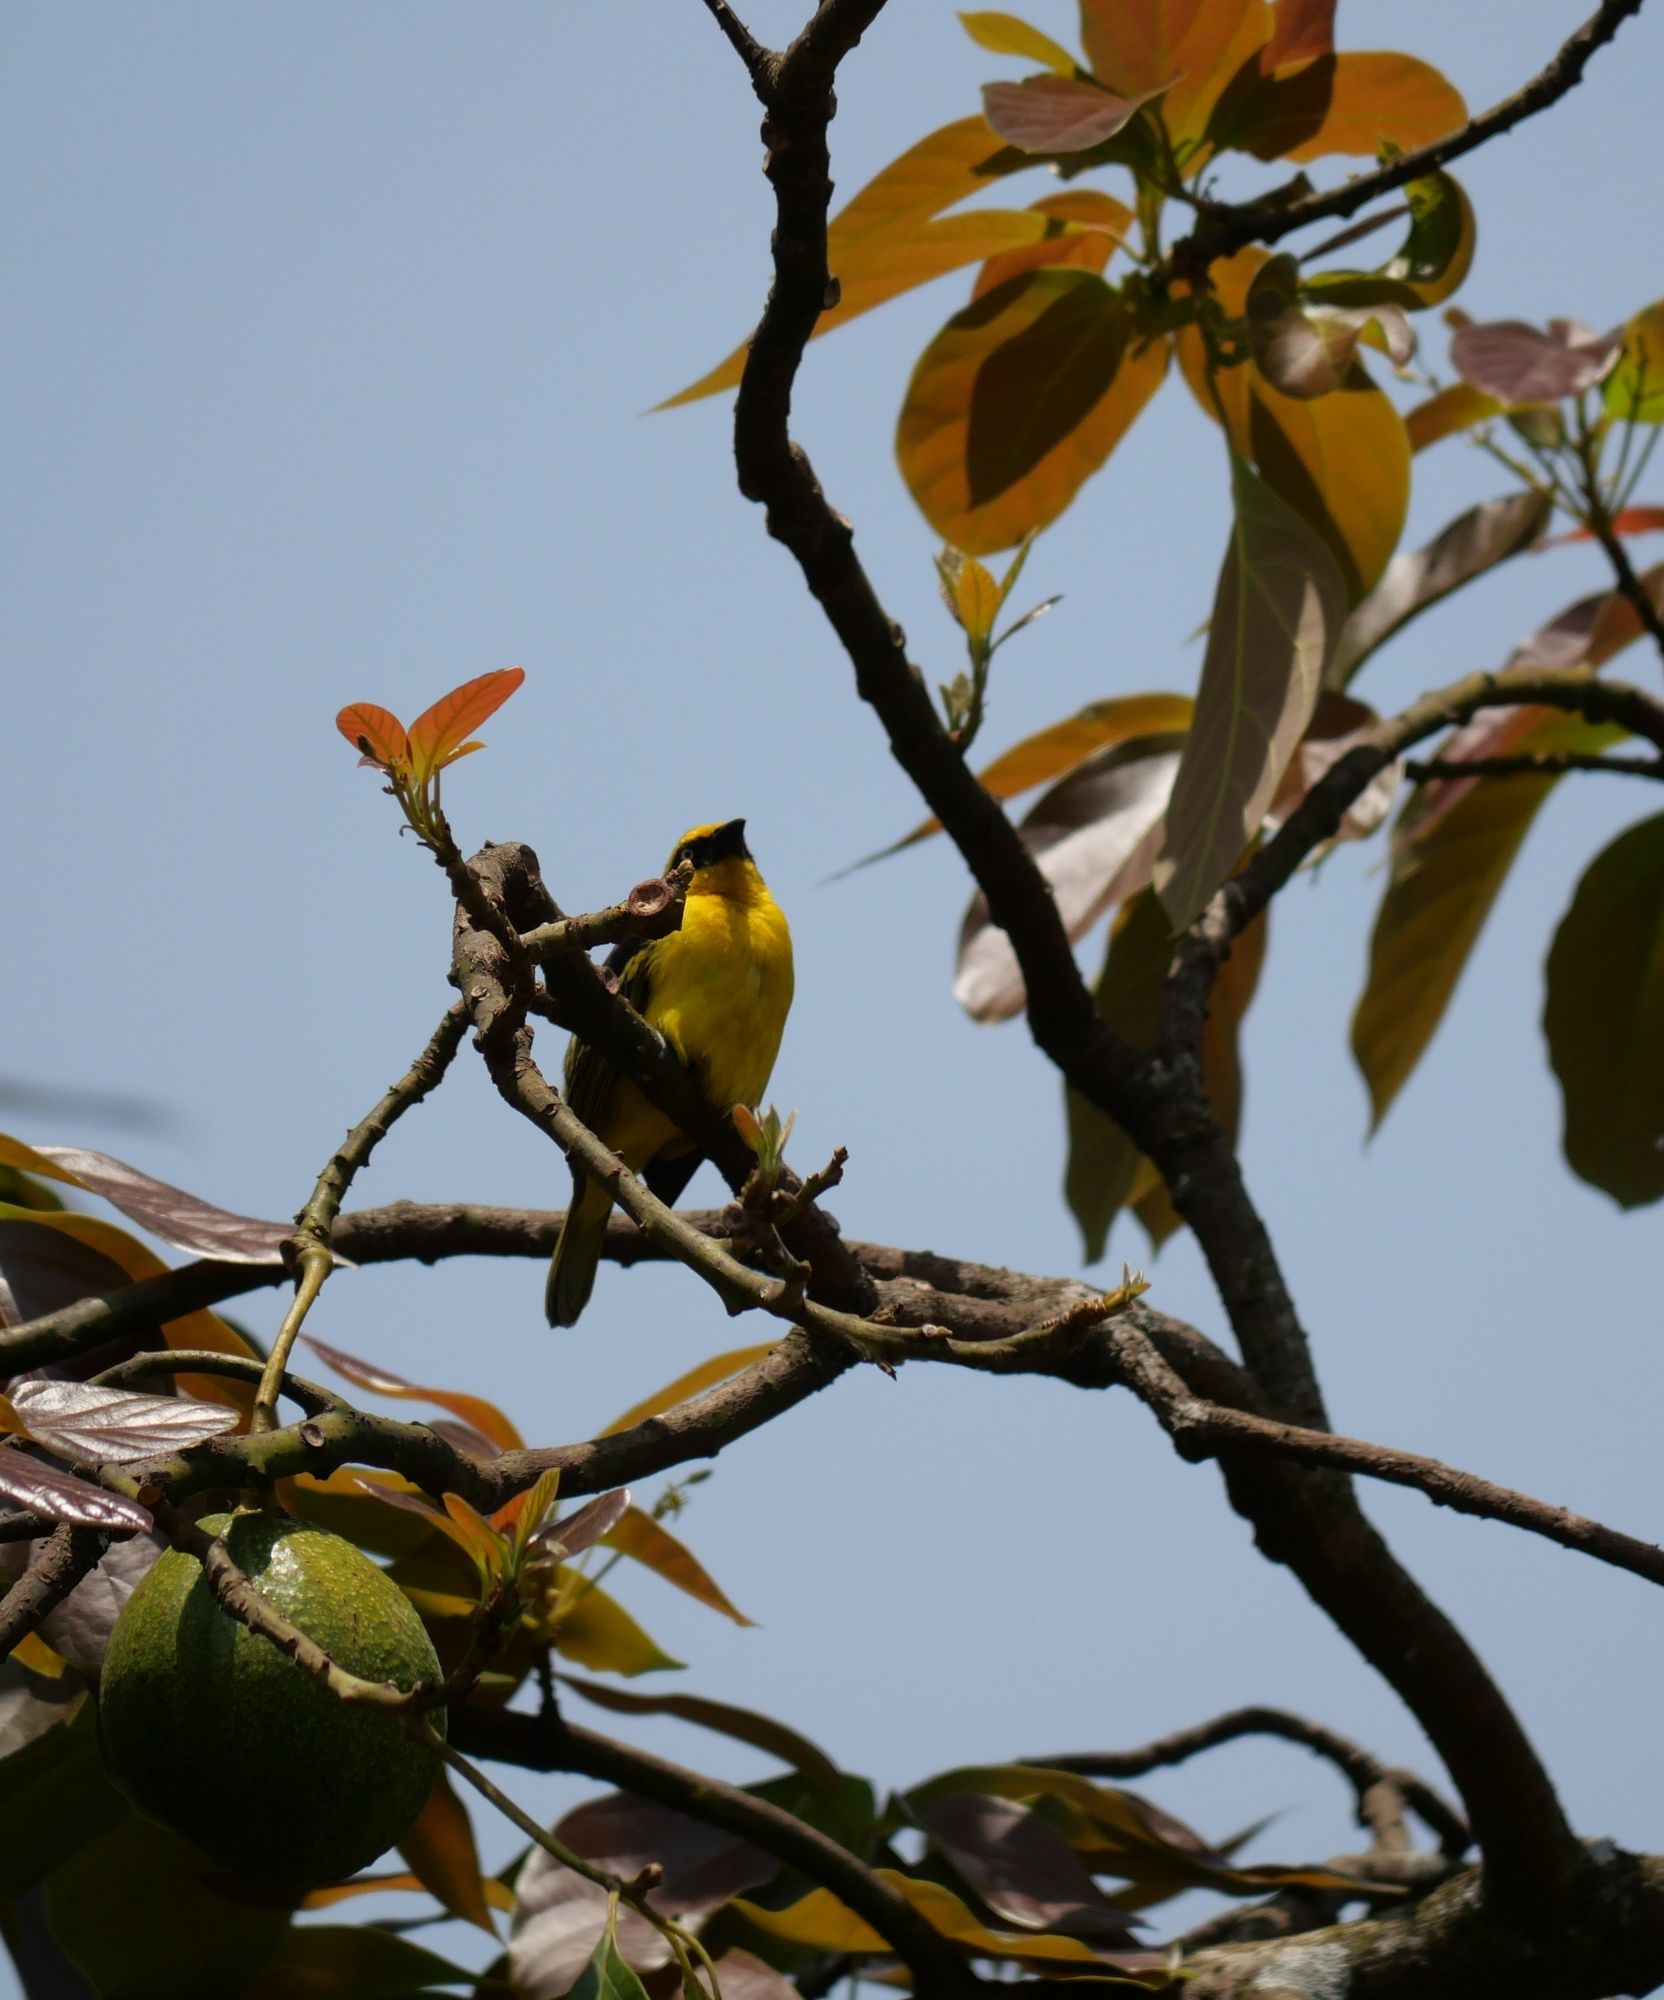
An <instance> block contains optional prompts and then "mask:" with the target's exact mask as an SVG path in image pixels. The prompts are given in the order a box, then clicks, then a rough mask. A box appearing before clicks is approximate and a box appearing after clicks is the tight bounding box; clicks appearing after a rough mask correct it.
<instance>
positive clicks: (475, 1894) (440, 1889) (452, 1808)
mask: <svg viewBox="0 0 1664 2000" xmlns="http://www.w3.org/2000/svg"><path fill="white" fill-rule="evenodd" d="M399 1852H400V1853H401V1854H402V1855H403V1856H404V1858H405V1859H406V1861H408V1862H409V1863H410V1866H411V1870H412V1872H413V1873H414V1874H415V1876H416V1877H417V1879H418V1880H419V1881H420V1882H421V1884H422V1886H423V1888H425V1889H426V1890H427V1891H428V1893H429V1894H430V1895H432V1896H433V1897H434V1898H435V1899H436V1900H437V1901H439V1902H440V1903H443V1904H444V1906H445V1908H446V1909H447V1910H449V1911H450V1912H451V1913H452V1914H453V1915H454V1916H458V1917H462V1918H464V1919H465V1920H466V1921H467V1922H468V1923H471V1924H478V1925H479V1927H480V1929H481V1930H482V1931H489V1932H490V1933H491V1935H492V1936H493V1937H495V1936H496V1935H497V1926H496V1925H495V1923H493V1922H492V1919H491V1910H490V1906H489V1904H488V1903H487V1901H486V1885H485V1883H484V1882H483V1881H482V1880H481V1877H480V1857H479V1849H478V1848H477V1847H476V1846H475V1845H474V1825H473V1821H472V1820H470V1819H469V1817H468V1808H467V1807H466V1806H465V1805H464V1804H463V1803H462V1801H461V1799H459V1798H458V1797H457V1795H456V1793H455V1792H454V1791H452V1789H451V1783H450V1780H449V1779H448V1778H447V1777H446V1776H445V1773H444V1772H443V1771H442V1770H441V1771H439V1772H438V1773H436V1775H435V1777H434V1780H433V1790H432V1791H431V1792H429V1794H428V1802H427V1804H426V1805H425V1806H423V1808H422V1810H421V1812H420V1813H419V1814H418V1815H417V1818H416V1823H415V1824H414V1825H413V1826H412V1827H411V1828H410V1830H409V1831H408V1832H407V1833H405V1834H403V1835H402V1836H401V1837H400V1840H399Z"/></svg>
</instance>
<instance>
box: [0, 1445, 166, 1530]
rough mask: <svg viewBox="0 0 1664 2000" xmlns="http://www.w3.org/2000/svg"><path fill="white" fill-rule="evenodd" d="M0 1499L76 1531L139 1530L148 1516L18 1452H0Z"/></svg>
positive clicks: (133, 1505) (114, 1496) (131, 1504)
mask: <svg viewBox="0 0 1664 2000" xmlns="http://www.w3.org/2000/svg"><path fill="white" fill-rule="evenodd" d="M0 1497H4V1498H5V1499H6V1500H8V1501H9V1502H10V1503H11V1504H12V1506H14V1507H19V1508H21V1509H22V1510H23V1511H24V1512H25V1513H29V1514H40V1515H43V1516H44V1517H45V1518H46V1519H47V1520H49V1521H64V1522H67V1523H69V1525H71V1526H72V1527H78V1528H109V1529H111V1530H112V1531H114V1532H118V1533H123V1534H127V1533H132V1532H134V1531H142V1530H144V1529H146V1528H148V1527H149V1526H150V1525H151V1520H150V1514H149V1512H148V1510H147V1509H145V1508H143V1507H141V1506H140V1505H139V1504H138V1503H137V1501H134V1500H124V1499H123V1498H122V1497H121V1495H120V1494H119V1493H107V1492H106V1491H105V1490H104V1488H103V1487H102V1486H94V1485H92V1484H91V1483H90V1482H89V1481H87V1480H85V1479H77V1478H76V1476H75V1474H74V1473H73V1472H66V1471H65V1470H64V1469H63V1467H62V1466H61V1465H55V1464H53V1462H52V1461H51V1460H50V1459H45V1458H31V1457H30V1456H29V1455H28V1453H26V1452H21V1451H10V1450H4V1451H0Z"/></svg>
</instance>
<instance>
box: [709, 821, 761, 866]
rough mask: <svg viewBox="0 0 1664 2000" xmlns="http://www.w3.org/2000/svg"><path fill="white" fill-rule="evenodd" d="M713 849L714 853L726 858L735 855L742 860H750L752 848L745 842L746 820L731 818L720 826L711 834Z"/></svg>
mask: <svg viewBox="0 0 1664 2000" xmlns="http://www.w3.org/2000/svg"><path fill="white" fill-rule="evenodd" d="M711 850H712V853H713V854H714V855H718V856H722V857H724V858H726V857H727V856H728V855H735V856H737V857H738V858H739V859H741V860H744V861H749V860H750V859H751V850H750V848H749V847H747V846H746V844H745V821H744V820H743V819H731V820H727V821H725V822H724V823H723V824H722V825H721V826H719V827H718V828H717V830H716V832H715V833H714V834H713V835H712V836H711Z"/></svg>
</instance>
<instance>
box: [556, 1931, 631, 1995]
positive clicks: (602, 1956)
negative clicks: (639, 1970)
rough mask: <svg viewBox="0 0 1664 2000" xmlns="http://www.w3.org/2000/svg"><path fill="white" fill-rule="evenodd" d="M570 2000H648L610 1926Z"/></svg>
mask: <svg viewBox="0 0 1664 2000" xmlns="http://www.w3.org/2000/svg"><path fill="white" fill-rule="evenodd" d="M569 2000H647V1988H646V1987H645V1986H643V1985H642V1983H641V1981H640V1980H639V1979H638V1978H637V1977H636V1975H635V1974H634V1973H633V1972H632V1971H631V1970H630V1968H629V1966H628V1965H626V1964H625V1962H624V1960H623V1958H622V1957H621V1956H620V1954H619V1950H618V1941H617V1939H616V1938H615V1937H614V1935H613V1927H612V1924H611V1923H610V1922H609V1923H608V1925H607V1928H606V1930H605V1932H604V1933H603V1935H602V1938H601V1942H600V1943H599V1944H598V1945H597V1946H596V1947H595V1952H594V1956H593V1957H592V1958H591V1959H590V1961H589V1963H588V1965H586V1966H585V1967H584V1969H583V1971H582V1973H580V1974H579V1977H578V1983H577V1985H576V1986H574V1987H573V1988H572V1991H571V1994H570V1996H569Z"/></svg>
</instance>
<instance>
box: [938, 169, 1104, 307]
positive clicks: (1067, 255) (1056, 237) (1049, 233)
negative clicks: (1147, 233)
mask: <svg viewBox="0 0 1664 2000" xmlns="http://www.w3.org/2000/svg"><path fill="white" fill-rule="evenodd" d="M1029 213H1030V214H1032V215H1043V216H1045V218H1046V233H1045V235H1044V236H1042V237H1041V238H1040V239H1039V240H1038V241H1037V242H1034V243H1030V244H1027V245H1023V246H1020V247H1019V248H1017V249H1015V250H1004V251H1002V252H1001V253H1000V254H999V255H998V256H997V257H990V258H989V259H988V261H987V263H986V264H984V265H983V267H982V269H981V270H980V271H978V272H977V274H976V283H975V284H974V285H973V286H972V287H971V297H972V298H973V299H980V298H981V297H982V295H983V293H984V292H991V291H993V290H994V289H995V288H996V287H997V286H999V285H1003V284H1005V283H1006V281H1007V280H1008V279H1011V278H1016V277H1020V276H1021V275H1022V273H1023V272H1024V271H1038V270H1042V269H1043V268H1044V267H1045V266H1047V265H1048V264H1063V265H1067V266H1068V268H1069V269H1070V270H1078V271H1102V270H1103V269H1104V268H1105V266H1106V265H1107V264H1108V263H1109V260H1110V258H1111V257H1113V256H1114V254H1115V252H1116V251H1117V250H1118V249H1119V248H1120V247H1121V244H1122V242H1123V241H1124V240H1125V238H1126V234H1127V231H1128V230H1129V229H1130V228H1131V227H1132V223H1133V213H1132V210H1131V209H1130V208H1128V207H1127V205H1126V203H1125V202H1123V201H1117V200H1116V199H1115V197H1114V196H1113V195H1109V194H1102V193H1100V192H1099V190H1098V189H1097V188H1070V189H1069V191H1068V192H1067V193H1066V194H1050V195H1047V196H1046V197H1045V198H1044V199H1043V200H1041V201H1036V202H1032V203H1031V204H1030V206H1029Z"/></svg>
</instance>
